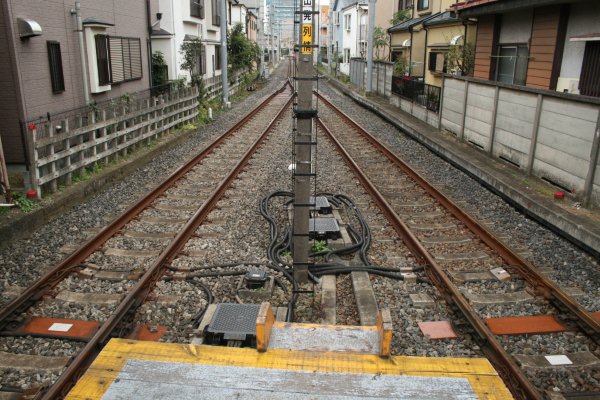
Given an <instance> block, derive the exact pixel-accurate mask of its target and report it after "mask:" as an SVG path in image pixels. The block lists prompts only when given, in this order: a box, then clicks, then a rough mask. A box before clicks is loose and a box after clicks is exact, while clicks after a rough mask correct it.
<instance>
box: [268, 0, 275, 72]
mask: <svg viewBox="0 0 600 400" xmlns="http://www.w3.org/2000/svg"><path fill="white" fill-rule="evenodd" d="M274 24H275V4H273V3H271V7H270V8H269V28H270V31H271V50H270V56H269V60H270V61H271V64H272V65H273V68H274V67H275V57H274V53H275V50H274V44H273V41H274V38H273V32H274V29H273V25H274Z"/></svg>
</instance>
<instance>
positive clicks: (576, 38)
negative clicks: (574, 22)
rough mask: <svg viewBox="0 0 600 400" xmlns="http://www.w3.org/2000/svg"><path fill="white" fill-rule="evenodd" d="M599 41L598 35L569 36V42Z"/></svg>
mask: <svg viewBox="0 0 600 400" xmlns="http://www.w3.org/2000/svg"><path fill="white" fill-rule="evenodd" d="M598 40H600V33H588V34H587V35H577V36H571V37H570V38H569V41H570V42H593V41H598Z"/></svg>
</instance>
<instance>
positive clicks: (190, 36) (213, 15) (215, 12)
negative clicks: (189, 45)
mask: <svg viewBox="0 0 600 400" xmlns="http://www.w3.org/2000/svg"><path fill="white" fill-rule="evenodd" d="M237 3H238V2H237V0H228V3H227V8H226V9H227V15H226V16H225V18H221V11H220V7H219V1H218V0H185V1H171V0H159V1H158V12H159V13H160V14H161V15H162V19H161V20H160V23H159V24H158V26H156V27H154V29H153V31H152V49H153V51H155V52H156V51H160V52H162V54H163V56H164V58H165V61H166V63H167V65H168V69H169V73H168V76H169V79H170V80H174V79H185V80H187V81H188V82H189V81H190V79H191V76H190V72H189V71H186V70H183V69H182V68H181V64H182V63H183V54H181V46H182V44H183V43H184V42H186V41H191V40H194V39H198V40H200V42H201V43H202V50H201V54H199V56H198V61H197V64H196V65H195V66H194V70H193V71H192V72H193V74H194V75H198V76H200V77H202V79H205V80H206V79H208V78H212V77H215V76H220V75H221V53H220V50H221V23H226V24H227V25H228V28H231V26H232V24H231V22H232V9H233V6H234V4H237Z"/></svg>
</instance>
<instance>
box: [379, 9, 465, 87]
mask: <svg viewBox="0 0 600 400" xmlns="http://www.w3.org/2000/svg"><path fill="white" fill-rule="evenodd" d="M454 3H455V1H453V0H415V1H409V0H405V1H402V2H401V3H399V5H398V6H399V7H412V17H411V18H410V19H408V20H406V21H403V22H401V23H399V24H396V25H395V26H393V27H391V28H390V29H388V33H389V34H390V47H391V60H392V61H396V62H401V63H402V64H403V70H404V71H403V73H404V75H407V76H411V77H415V78H417V79H420V80H423V81H424V82H425V83H428V84H431V85H434V86H440V85H441V76H442V73H444V72H446V53H447V52H448V50H449V49H450V47H451V46H455V45H457V46H463V45H464V44H465V43H467V41H466V39H465V38H466V36H467V35H470V37H473V38H474V37H475V32H476V28H475V24H474V23H473V22H471V21H468V20H467V21H463V20H460V19H458V18H456V17H455V16H454V15H453V14H452V13H451V12H450V11H449V8H450V7H451V6H452V5H453V4H454Z"/></svg>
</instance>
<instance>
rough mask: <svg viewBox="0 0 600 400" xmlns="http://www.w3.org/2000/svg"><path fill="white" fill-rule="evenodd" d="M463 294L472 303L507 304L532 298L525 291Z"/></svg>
mask: <svg viewBox="0 0 600 400" xmlns="http://www.w3.org/2000/svg"><path fill="white" fill-rule="evenodd" d="M465 296H466V297H467V299H469V301H470V302H471V303H473V304H509V303H521V302H524V301H531V300H533V296H532V295H530V294H529V293H528V292H526V291H520V292H513V293H497V294H491V293H490V294H479V293H465Z"/></svg>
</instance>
